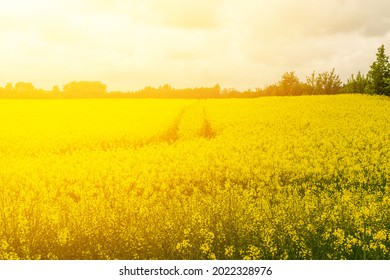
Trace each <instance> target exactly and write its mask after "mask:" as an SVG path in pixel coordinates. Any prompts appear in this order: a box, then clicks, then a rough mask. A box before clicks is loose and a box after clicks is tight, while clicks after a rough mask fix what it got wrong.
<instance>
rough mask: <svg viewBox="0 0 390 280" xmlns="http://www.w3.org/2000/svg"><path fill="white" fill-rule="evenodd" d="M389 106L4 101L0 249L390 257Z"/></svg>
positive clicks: (59, 255)
mask: <svg viewBox="0 0 390 280" xmlns="http://www.w3.org/2000/svg"><path fill="white" fill-rule="evenodd" d="M389 105H390V101H389V99H388V98H384V97H374V96H363V95H339V96H310V97H283V98H282V97H269V98H260V99H249V100H244V99H223V100H153V99H142V100H137V99H134V100H133V99H125V100H117V99H113V100H105V99H101V100H99V99H96V100H94V99H89V100H0V259H390V253H389V247H390V241H389V239H390V238H389V231H390V228H389V225H390V186H389V179H390V178H389V177H390V175H389V174H390V170H389V169H390V164H389V161H388V158H390V141H389V140H390V139H389V137H390V134H389V132H390V106H389Z"/></svg>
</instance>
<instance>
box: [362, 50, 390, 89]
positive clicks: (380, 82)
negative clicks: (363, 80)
mask: <svg viewBox="0 0 390 280" xmlns="http://www.w3.org/2000/svg"><path fill="white" fill-rule="evenodd" d="M367 79H368V85H367V88H366V92H367V93H371V94H384V95H387V96H390V63H389V57H388V56H387V55H386V54H385V46H384V45H382V46H380V47H379V48H378V52H377V53H376V61H374V62H373V63H372V64H371V66H370V70H369V71H368V74H367Z"/></svg>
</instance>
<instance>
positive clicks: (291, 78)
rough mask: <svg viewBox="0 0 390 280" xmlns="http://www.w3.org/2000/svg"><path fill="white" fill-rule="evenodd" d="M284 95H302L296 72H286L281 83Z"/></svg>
mask: <svg viewBox="0 0 390 280" xmlns="http://www.w3.org/2000/svg"><path fill="white" fill-rule="evenodd" d="M279 87H280V89H281V91H282V92H281V93H282V95H302V87H301V82H300V81H299V79H298V77H297V76H296V75H295V72H294V71H291V72H286V73H284V74H283V75H282V78H281V80H280V81H279Z"/></svg>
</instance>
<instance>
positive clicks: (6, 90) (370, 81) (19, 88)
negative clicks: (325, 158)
mask: <svg viewBox="0 0 390 280" xmlns="http://www.w3.org/2000/svg"><path fill="white" fill-rule="evenodd" d="M340 93H367V94H380V95H386V96H390V63H389V57H388V56H387V55H386V53H385V47H384V45H381V46H380V47H379V48H378V51H377V53H376V60H375V61H374V62H373V63H372V64H371V66H370V69H369V71H368V73H367V74H362V73H361V72H360V71H358V72H357V73H356V74H352V75H351V76H350V77H349V78H348V79H347V82H346V83H343V82H342V81H341V79H340V77H339V75H337V74H336V73H335V69H334V68H333V69H332V70H331V71H325V72H321V73H316V72H315V71H313V72H312V73H311V74H310V75H309V76H307V77H306V81H305V82H301V81H300V80H299V78H298V77H297V75H296V74H295V72H294V71H290V72H286V73H284V74H283V75H282V76H281V78H280V80H279V81H278V82H277V83H274V84H271V85H268V86H266V87H264V88H257V89H255V90H246V91H238V90H236V89H221V87H220V86H219V85H218V84H217V85H215V86H213V87H197V88H186V89H175V88H173V87H172V86H171V85H169V84H165V85H163V86H160V87H157V88H155V87H145V88H144V89H142V90H138V91H128V92H123V91H111V92H108V91H107V86H106V85H105V84H103V83H101V82H99V81H72V82H70V83H68V84H65V85H64V86H63V87H62V89H60V87H59V86H53V88H52V89H51V90H43V89H38V88H36V87H35V86H34V85H33V84H32V83H27V82H18V83H16V84H15V85H13V84H12V83H8V84H6V86H5V87H0V98H42V99H43V98H44V99H47V98H255V97H262V96H299V95H330V94H340Z"/></svg>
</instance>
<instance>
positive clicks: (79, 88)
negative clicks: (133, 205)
mask: <svg viewBox="0 0 390 280" xmlns="http://www.w3.org/2000/svg"><path fill="white" fill-rule="evenodd" d="M63 92H64V97H71V98H88V97H103V96H104V95H105V94H106V93H107V86H106V85H105V84H102V83H101V82H90V81H81V82H70V83H68V84H66V85H64V87H63Z"/></svg>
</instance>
